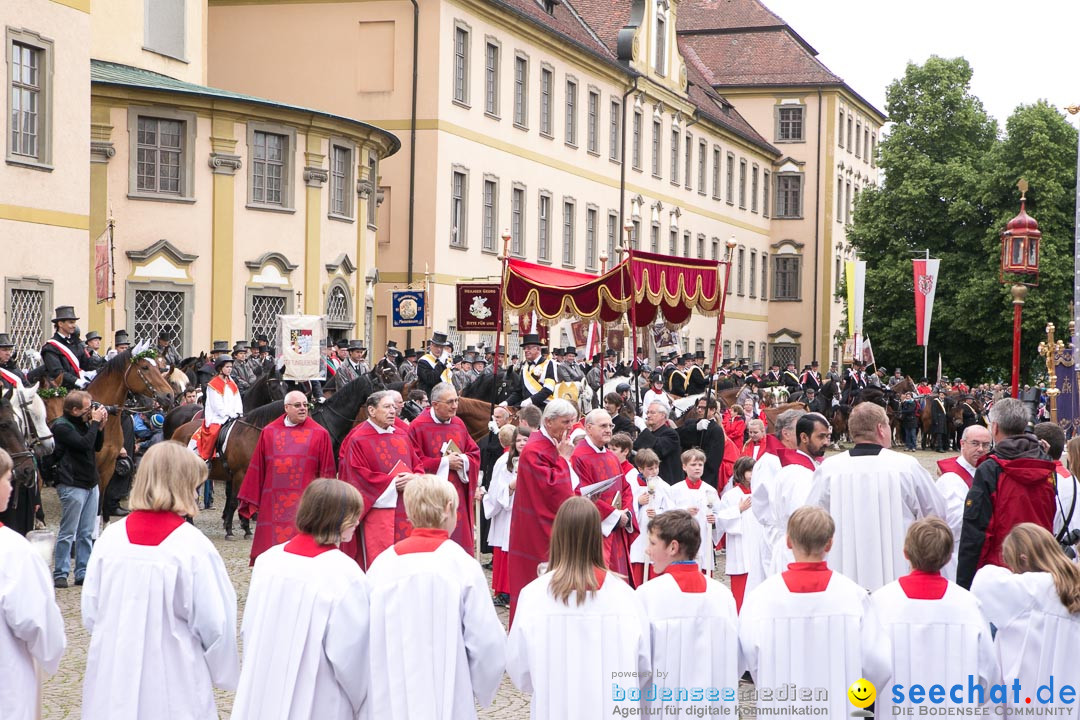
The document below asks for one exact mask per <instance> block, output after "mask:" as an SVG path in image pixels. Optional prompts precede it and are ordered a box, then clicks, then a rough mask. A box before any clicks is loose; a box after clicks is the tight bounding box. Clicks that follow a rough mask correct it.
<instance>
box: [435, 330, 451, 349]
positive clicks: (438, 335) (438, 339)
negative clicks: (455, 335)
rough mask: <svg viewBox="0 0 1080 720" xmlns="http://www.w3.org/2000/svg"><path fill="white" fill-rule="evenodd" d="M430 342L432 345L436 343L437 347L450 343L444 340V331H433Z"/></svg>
mask: <svg viewBox="0 0 1080 720" xmlns="http://www.w3.org/2000/svg"><path fill="white" fill-rule="evenodd" d="M431 344H432V345H438V346H439V347H446V346H447V345H449V344H450V343H448V342H447V341H446V333H444V332H434V333H431Z"/></svg>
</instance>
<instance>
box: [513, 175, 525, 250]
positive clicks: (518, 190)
mask: <svg viewBox="0 0 1080 720" xmlns="http://www.w3.org/2000/svg"><path fill="white" fill-rule="evenodd" d="M527 199H528V189H527V188H526V187H525V186H524V185H523V184H521V183H518V182H516V183H513V184H511V186H510V254H511V255H513V256H514V257H518V258H523V257H525V249H526V246H525V206H526V202H527Z"/></svg>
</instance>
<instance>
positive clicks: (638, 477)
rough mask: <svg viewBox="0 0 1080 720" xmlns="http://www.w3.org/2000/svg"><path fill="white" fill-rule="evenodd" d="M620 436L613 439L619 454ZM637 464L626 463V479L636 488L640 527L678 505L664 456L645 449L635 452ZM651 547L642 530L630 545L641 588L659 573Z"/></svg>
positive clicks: (637, 579)
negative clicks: (663, 471)
mask: <svg viewBox="0 0 1080 720" xmlns="http://www.w3.org/2000/svg"><path fill="white" fill-rule="evenodd" d="M620 434H621V433H620ZM618 437H619V434H616V435H615V437H613V438H611V446H612V452H614V453H615V454H616V455H618V454H619V452H620V450H619V448H618V447H617V446H616V445H615V443H616V438H618ZM622 437H623V438H625V439H626V441H627V442H628V443H631V441H630V437H629V436H628V435H622ZM631 447H632V443H631ZM629 452H630V449H629V448H627V450H626V453H627V454H629ZM634 463H635V464H636V465H637V467H636V468H635V467H634V466H633V465H630V463H629V462H628V463H626V465H628V466H629V469H628V470H627V471H626V481H627V482H628V483H630V487H631V488H633V490H634V505H635V507H636V508H637V516H638V527H640V528H647V527H648V526H649V521H651V520H652V519H653V518H654V517H656V516H657V515H659V514H660V513H662V512H664V511H666V510H670V509H671V508H672V507H674V506H673V505H672V502H671V498H670V496H669V492H670V487H669V486H668V484H667V483H666V482H664V479H663V478H662V477H660V457H659V456H658V455H657V454H656V453H655V452H653V451H652V450H650V449H649V448H643V449H641V450H638V451H637V454H636V455H634ZM648 546H649V536H648V533H644V532H641V533H638V536H637V537H636V538H634V542H633V543H631V545H630V571H631V572H632V573H633V574H634V580H635V582H636V583H637V584H636V585H635V587H641V586H642V585H643V584H644V583H645V581H646V580H650V579H652V577H653V575H654V574H655V573H654V572H653V570H652V560H651V559H650V558H649V555H648V553H647V552H646V551H645V550H646V548H647V547H648Z"/></svg>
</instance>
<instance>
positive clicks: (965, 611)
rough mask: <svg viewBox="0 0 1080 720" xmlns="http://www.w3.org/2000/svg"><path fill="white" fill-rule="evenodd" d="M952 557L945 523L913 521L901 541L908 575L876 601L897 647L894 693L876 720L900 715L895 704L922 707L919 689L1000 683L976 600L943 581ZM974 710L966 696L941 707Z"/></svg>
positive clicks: (880, 705) (883, 699) (881, 698)
mask: <svg viewBox="0 0 1080 720" xmlns="http://www.w3.org/2000/svg"><path fill="white" fill-rule="evenodd" d="M952 552H953V536H952V530H950V529H949V526H948V525H947V524H946V523H945V521H944V520H942V519H941V518H936V517H928V518H923V519H922V520H916V521H915V522H914V523H912V524H911V527H909V528H908V532H907V539H905V540H904V557H905V558H907V560H908V562H909V563H911V573H909V574H908V575H904V576H903V577H902V578H900V579H899V580H897V581H895V582H891V583H889V584H888V585H886V586H885V587H883V588H881V589H880V590H877V591H876V592H874V594H873V595H872V596H871V600H872V601H873V604H874V610H875V611H876V612H877V616H878V619H879V620H880V621H881V624H882V626H883V627H884V628H885V632H887V633H888V634H889V638H890V640H891V641H892V680H891V681H890V682H891V683H892V690H890V691H888V692H886V690H885V689H884V688H881V689H880V690H879V694H878V700H877V706H876V708H875V711H876V713H877V715H878V716H879V717H894V716H896V715H899V714H901V711H900V710H896V711H894V710H893V709H892V708H893V706H897V707H906V708H915V707H916V706H922V705H925V702H926V699H925V697H922V696H920V697H919V698H918V699H919V702H918V703H915V702H912V700H911V697H910V693H911V688H912V686H914V685H921V686H922V687H923V688H926V689H929V688H930V687H932V686H934V685H941V686H943V687H945V688H951V687H952V686H954V685H960V686H961V687H964V688H966V687H967V684H968V677H969V676H970V677H971V678H972V681H971V682H973V683H976V684H980V685H982V686H983V687H984V688H987V689H989V687H990V686H991V685H994V684H997V683H1000V682H1001V668H1000V667H999V665H998V659H997V653H996V652H995V651H994V642H993V639H992V638H991V636H990V625H989V624H988V623H987V622H986V618H984V617H983V614H982V609H981V608H980V606H979V601H978V600H976V599H975V596H974V595H972V594H971V593H970V592H968V591H967V590H965V589H964V588H962V587H960V586H959V585H957V584H956V583H954V582H950V581H949V580H948V579H946V578H945V577H944V576H943V575H942V572H941V571H942V569H943V568H944V567H945V566H946V565H947V563H948V561H949V556H950V555H952ZM965 692H966V690H965ZM984 699H988V698H984ZM972 704H973V703H971V702H969V701H968V698H967V697H966V696H965V697H964V698H963V701H962V702H955V701H954V700H953V699H952V698H950V697H945V699H944V701H943V702H942V703H941V704H940V705H938V707H944V708H948V707H954V708H955V707H962V706H970V705H972ZM974 704H980V703H974ZM912 712H915V711H914V710H913V711H912Z"/></svg>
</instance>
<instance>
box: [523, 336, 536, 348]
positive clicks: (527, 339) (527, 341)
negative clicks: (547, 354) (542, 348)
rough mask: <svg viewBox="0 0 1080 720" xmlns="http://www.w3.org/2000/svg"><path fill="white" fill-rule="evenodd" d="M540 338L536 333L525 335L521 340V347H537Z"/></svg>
mask: <svg viewBox="0 0 1080 720" xmlns="http://www.w3.org/2000/svg"><path fill="white" fill-rule="evenodd" d="M539 344H540V336H539V335H538V334H536V333H527V334H525V335H523V336H522V338H521V347H527V346H529V345H539Z"/></svg>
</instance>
